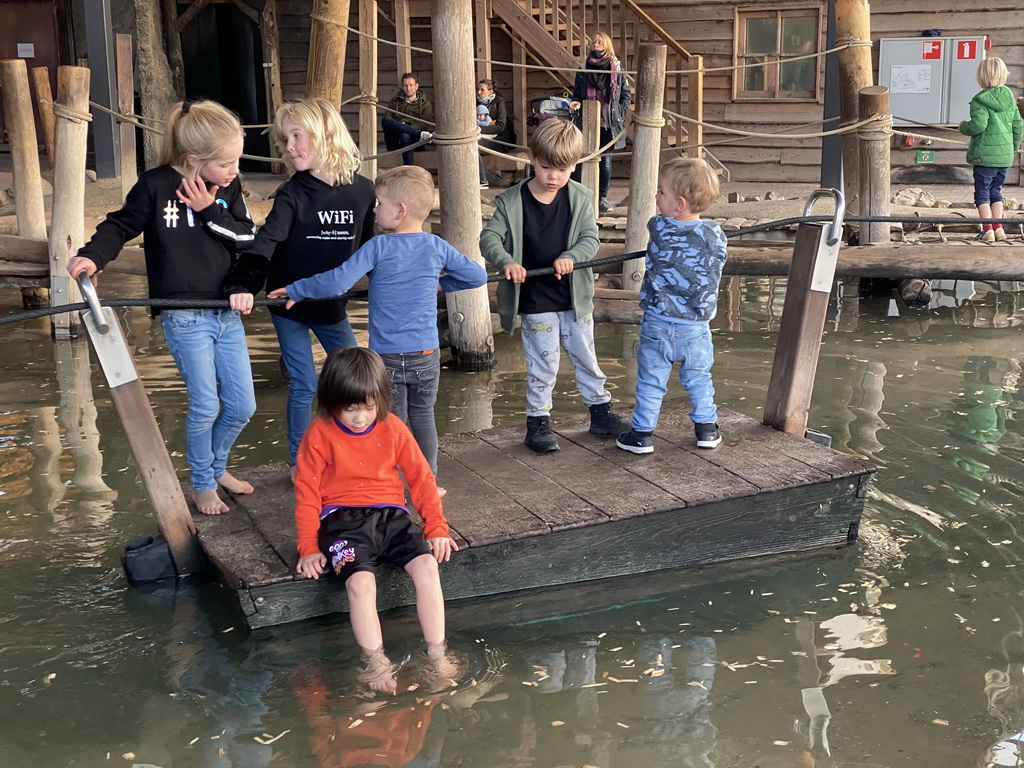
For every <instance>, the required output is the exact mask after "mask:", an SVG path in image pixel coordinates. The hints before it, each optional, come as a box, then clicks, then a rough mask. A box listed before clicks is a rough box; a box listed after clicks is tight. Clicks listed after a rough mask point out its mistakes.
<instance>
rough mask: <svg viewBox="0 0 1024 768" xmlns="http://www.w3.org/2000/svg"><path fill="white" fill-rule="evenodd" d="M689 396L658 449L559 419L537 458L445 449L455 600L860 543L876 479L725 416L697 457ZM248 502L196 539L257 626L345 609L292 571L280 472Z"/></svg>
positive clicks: (514, 452)
mask: <svg viewBox="0 0 1024 768" xmlns="http://www.w3.org/2000/svg"><path fill="white" fill-rule="evenodd" d="M687 410H688V403H687V401H685V400H676V401H671V402H666V406H665V409H664V410H663V412H662V420H661V423H660V424H659V427H658V432H657V436H656V438H655V452H654V453H653V454H651V455H648V456H635V455H633V454H630V453H626V452H625V451H622V450H619V449H618V448H616V447H615V443H614V440H601V439H598V438H595V437H593V436H592V435H590V434H588V433H587V432H586V429H587V425H588V421H587V420H586V417H583V416H573V417H567V418H562V419H559V418H557V417H556V418H555V419H554V420H553V427H554V429H555V431H556V432H557V433H558V436H559V442H560V444H561V450H560V451H558V452H557V453H554V454H544V455H540V454H535V453H532V452H531V451H529V450H528V449H527V448H525V447H524V446H523V444H522V442H523V428H521V427H503V428H499V429H491V430H487V431H485V432H479V433H472V434H462V435H449V436H447V437H443V438H442V439H441V455H440V457H439V462H438V463H439V467H438V474H439V477H440V479H441V481H442V483H443V485H444V486H445V487H446V488H448V496H447V497H446V498H445V501H444V507H445V513H446V515H447V517H448V521H449V524H450V526H451V528H452V531H453V535H454V536H455V538H456V540H457V541H458V544H459V547H460V551H459V552H457V553H456V554H455V555H454V556H453V558H452V560H451V562H449V563H446V564H444V565H442V569H441V578H442V582H443V585H444V590H445V597H446V599H447V600H453V599H458V598H465V597H478V596H482V595H494V594H499V593H504V592H512V591H516V590H521V589H529V588H536V587H545V586H551V585H556V584H571V583H575V582H581V581H590V580H594V579H602V578H607V577H612V576H623V575H627V574H632V573H640V572H647V571H656V570H662V569H667V568H678V567H691V566H700V565H705V564H708V563H713V562H722V561H726V560H735V559H738V558H744V557H755V556H759V555H770V554H779V553H783V552H794V551H802V550H809V549H815V548H819V547H841V546H845V545H847V544H850V543H852V542H853V541H854V540H855V539H856V537H857V527H858V525H859V522H860V516H861V512H862V510H863V506H864V499H865V496H866V490H867V484H868V482H869V481H870V476H871V474H872V473H873V472H874V471H875V468H874V467H873V466H871V465H869V464H867V463H865V462H863V461H861V460H859V459H856V458H853V457H850V456H847V455H845V454H841V453H838V452H836V451H833V450H831V449H829V448H825V447H823V446H821V445H818V444H816V443H813V442H810V441H808V440H803V439H800V438H796V437H793V436H791V435H786V434H783V433H781V432H777V431H775V430H774V429H771V428H769V427H765V426H763V425H761V424H760V423H759V422H757V421H755V420H753V419H750V418H748V417H746V416H742V415H740V414H737V413H734V412H731V411H726V410H722V411H721V412H720V418H719V423H720V425H721V429H722V434H723V437H724V441H723V443H722V444H721V445H720V446H719V447H718V448H717V449H715V450H713V451H707V450H699V449H698V448H696V446H695V444H694V437H693V428H692V425H691V424H690V421H689V419H688V418H687V416H686V412H687ZM245 477H246V478H247V479H250V480H251V481H252V482H253V485H255V486H256V487H257V492H256V494H254V495H252V496H249V497H244V498H243V497H239V499H237V500H236V501H235V502H234V503H233V504H232V510H231V512H230V513H229V514H226V515H220V516H215V517H207V516H197V517H196V525H197V528H198V530H199V540H200V542H201V544H202V546H203V549H204V550H205V551H206V553H207V555H208V556H209V557H210V559H211V560H212V562H213V563H214V565H215V566H216V567H217V569H218V570H219V571H220V573H221V576H222V578H223V579H224V581H225V582H226V584H227V585H228V586H229V587H231V588H232V589H233V590H234V591H235V595H236V597H237V599H238V602H239V606H240V607H241V610H242V613H243V614H244V615H245V618H246V621H247V622H248V624H249V625H250V626H251V627H262V626H269V625H273V624H282V623H285V622H290V621H297V620H299V619H304V618H308V617H311V616H317V615H321V614H326V613H333V612H338V611H344V610H346V608H347V606H346V599H345V590H344V589H342V588H340V585H339V584H338V583H337V582H335V581H334V579H332V578H324V577H321V578H320V579H319V580H316V581H313V580H307V579H304V578H302V577H298V576H297V575H296V574H295V563H296V561H297V555H296V552H295V523H294V519H293V502H292V493H291V484H290V482H289V481H288V476H287V467H286V466H285V465H284V464H279V465H270V466H266V467H260V468H257V469H255V470H251V471H250V472H248V473H245ZM412 602H414V595H413V592H412V584H411V581H410V580H409V579H408V577H406V576H405V575H404V574H400V573H397V572H395V573H389V574H387V575H386V576H385V577H384V578H382V579H381V580H380V583H379V595H378V606H379V608H381V609H386V608H390V607H395V606H398V605H408V604H411V603H412Z"/></svg>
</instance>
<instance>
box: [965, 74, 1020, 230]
mask: <svg viewBox="0 0 1024 768" xmlns="http://www.w3.org/2000/svg"><path fill="white" fill-rule="evenodd" d="M1007 75H1008V72H1007V69H1006V64H1004V63H1003V60H1002V59H999V58H996V57H995V56H993V57H992V58H988V59H982V61H981V63H980V64H979V65H978V74H977V80H978V85H980V86H981V87H982V89H983V90H981V91H980V92H979V93H977V94H976V95H975V97H974V98H973V99H971V119H970V120H965V121H963V122H962V123H960V133H962V134H964V135H965V136H970V137H971V143H970V145H969V146H968V147H967V162H968V163H970V164H971V165H973V166H974V204H975V205H976V206H977V207H978V217H979V218H982V219H1001V218H1002V217H1003V193H1002V187H1003V182H1004V181H1006V170H1007V169H1008V168H1009V167H1010V165H1011V164H1012V163H1013V156H1014V154H1015V153H1016V152H1017V150H1018V149H1020V141H1021V128H1022V121H1021V116H1020V113H1019V112H1018V111H1017V104H1016V101H1015V100H1014V98H1013V92H1012V91H1010V89H1009V88H1007V87H1006V85H1005V83H1006V77H1007ZM981 239H982V240H983V241H984V242H986V243H994V242H996V241H997V240H1005V239H1006V234H1005V233H1004V232H1003V225H1002V224H994V225H993V224H984V225H982V233H981Z"/></svg>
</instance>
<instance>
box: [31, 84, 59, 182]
mask: <svg viewBox="0 0 1024 768" xmlns="http://www.w3.org/2000/svg"><path fill="white" fill-rule="evenodd" d="M32 84H33V85H35V87H36V106H37V107H38V108H39V125H40V126H42V129H43V143H44V144H46V159H47V160H49V161H50V167H51V168H53V163H54V159H53V143H54V142H53V91H52V90H51V89H50V70H49V69H48V68H47V67H32Z"/></svg>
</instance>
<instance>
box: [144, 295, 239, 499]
mask: <svg viewBox="0 0 1024 768" xmlns="http://www.w3.org/2000/svg"><path fill="white" fill-rule="evenodd" d="M160 322H161V324H162V326H163V330H164V338H165V339H166V340H167V348H168V349H169V350H170V352H171V356H172V357H173V358H174V362H175V364H176V365H177V366H178V371H179V372H180V373H181V378H182V379H184V380H185V389H186V390H187V391H188V413H187V414H186V415H185V457H186V458H187V459H188V466H189V469H190V470H191V472H192V490H193V491H194V492H196V493H202V492H203V491H212V490H214V489H216V488H217V478H218V477H220V476H221V475H223V474H224V473H225V472H227V463H228V454H229V453H230V452H231V447H232V446H233V445H234V444H235V440H237V439H238V435H239V433H241V431H242V428H243V427H244V426H245V425H246V424H247V423H249V419H251V418H252V415H253V413H255V412H256V395H255V393H254V392H253V386H252V367H251V366H250V364H249V349H248V347H246V345H245V331H244V329H243V328H242V318H241V316H240V315H239V313H238V312H236V311H234V310H224V309H165V310H164V311H163V312H161V313H160Z"/></svg>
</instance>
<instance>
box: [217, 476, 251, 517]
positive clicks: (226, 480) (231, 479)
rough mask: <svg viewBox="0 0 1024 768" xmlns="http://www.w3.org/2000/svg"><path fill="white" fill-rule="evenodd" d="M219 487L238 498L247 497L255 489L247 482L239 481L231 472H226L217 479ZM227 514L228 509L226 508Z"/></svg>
mask: <svg viewBox="0 0 1024 768" xmlns="http://www.w3.org/2000/svg"><path fill="white" fill-rule="evenodd" d="M217 485H219V486H220V487H221V488H223V489H224V490H225V491H228V492H229V493H233V494H235V495H237V496H246V495H248V494H250V493H252V491H253V488H252V485H251V484H250V483H247V482H246V481H245V480H239V479H238V478H237V477H235V476H234V475H232V474H231V473H230V472H225V473H224V474H223V475H221V476H220V477H218V478H217ZM224 511H225V512H227V511H228V510H227V507H225V508H224Z"/></svg>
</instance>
